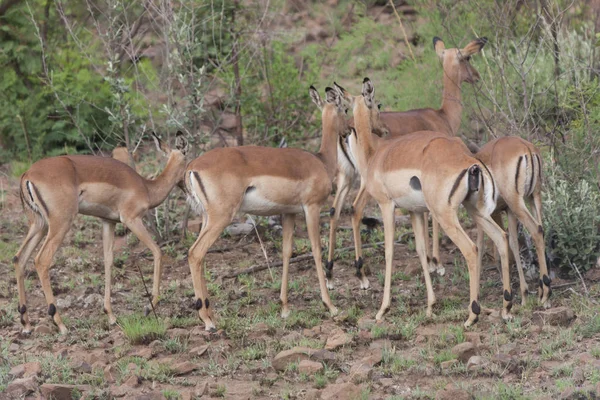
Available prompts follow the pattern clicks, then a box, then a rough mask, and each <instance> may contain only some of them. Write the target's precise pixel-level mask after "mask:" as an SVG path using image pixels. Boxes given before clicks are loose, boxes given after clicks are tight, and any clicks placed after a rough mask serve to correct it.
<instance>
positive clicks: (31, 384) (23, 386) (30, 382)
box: [4, 376, 38, 399]
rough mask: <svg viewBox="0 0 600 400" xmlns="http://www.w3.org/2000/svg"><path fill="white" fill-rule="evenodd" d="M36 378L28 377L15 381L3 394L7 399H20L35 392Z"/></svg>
mask: <svg viewBox="0 0 600 400" xmlns="http://www.w3.org/2000/svg"><path fill="white" fill-rule="evenodd" d="M37 387H38V384H37V378H36V377H35V376H30V377H27V378H21V379H15V380H14V381H12V382H11V383H9V384H8V386H7V387H6V389H5V391H4V394H5V395H6V396H8V398H9V399H10V398H15V399H20V398H23V397H25V396H26V395H28V394H30V393H34V392H35V391H36V390H37Z"/></svg>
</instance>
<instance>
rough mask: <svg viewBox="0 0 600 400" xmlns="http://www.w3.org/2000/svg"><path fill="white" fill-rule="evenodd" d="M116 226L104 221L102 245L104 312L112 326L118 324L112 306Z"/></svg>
mask: <svg viewBox="0 0 600 400" xmlns="http://www.w3.org/2000/svg"><path fill="white" fill-rule="evenodd" d="M116 225H117V224H115V223H114V222H110V221H102V244H103V247H104V312H105V313H106V315H108V323H109V324H110V325H114V324H116V323H117V317H115V315H114V314H113V312H112V307H111V305H110V297H111V295H110V292H111V285H112V266H113V257H114V242H115V226H116Z"/></svg>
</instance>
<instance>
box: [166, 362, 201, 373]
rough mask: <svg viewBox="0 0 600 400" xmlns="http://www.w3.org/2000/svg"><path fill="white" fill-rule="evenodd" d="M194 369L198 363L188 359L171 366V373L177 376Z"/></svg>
mask: <svg viewBox="0 0 600 400" xmlns="http://www.w3.org/2000/svg"><path fill="white" fill-rule="evenodd" d="M196 369H198V365H196V364H194V363H192V362H189V361H184V362H180V363H178V364H175V365H173V366H172V367H171V370H172V371H173V373H174V374H175V375H178V376H180V375H187V374H189V373H190V372H192V371H194V370H196Z"/></svg>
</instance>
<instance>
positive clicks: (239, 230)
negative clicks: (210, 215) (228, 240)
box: [225, 222, 254, 236]
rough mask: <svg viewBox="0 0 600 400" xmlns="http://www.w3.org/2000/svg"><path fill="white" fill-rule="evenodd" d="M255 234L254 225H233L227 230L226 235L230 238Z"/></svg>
mask: <svg viewBox="0 0 600 400" xmlns="http://www.w3.org/2000/svg"><path fill="white" fill-rule="evenodd" d="M252 232H254V225H252V224H248V223H245V222H244V223H239V224H231V225H229V226H228V227H227V228H225V233H226V234H228V235H229V236H243V235H249V234H250V233H252Z"/></svg>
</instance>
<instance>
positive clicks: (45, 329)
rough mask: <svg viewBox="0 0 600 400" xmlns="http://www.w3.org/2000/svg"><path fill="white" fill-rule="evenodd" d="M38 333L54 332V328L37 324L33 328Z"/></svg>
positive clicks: (47, 333)
mask: <svg viewBox="0 0 600 400" xmlns="http://www.w3.org/2000/svg"><path fill="white" fill-rule="evenodd" d="M33 331H34V332H35V333H37V334H38V335H50V334H52V333H54V329H53V328H52V327H51V326H50V325H46V324H39V325H37V326H36V327H35V329H34V330H33Z"/></svg>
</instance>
